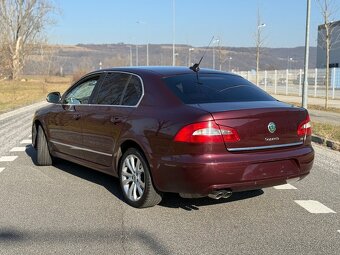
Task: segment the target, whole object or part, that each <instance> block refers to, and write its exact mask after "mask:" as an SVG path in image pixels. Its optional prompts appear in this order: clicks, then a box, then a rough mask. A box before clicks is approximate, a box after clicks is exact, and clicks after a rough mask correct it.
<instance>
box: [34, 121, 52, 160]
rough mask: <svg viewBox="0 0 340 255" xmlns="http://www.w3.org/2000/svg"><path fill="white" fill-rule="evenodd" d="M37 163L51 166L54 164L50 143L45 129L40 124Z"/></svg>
mask: <svg viewBox="0 0 340 255" xmlns="http://www.w3.org/2000/svg"><path fill="white" fill-rule="evenodd" d="M37 165H39V166H50V165H52V157H51V154H50V151H49V149H48V144H47V140H46V136H45V133H44V130H43V129H42V127H41V126H38V133H37Z"/></svg>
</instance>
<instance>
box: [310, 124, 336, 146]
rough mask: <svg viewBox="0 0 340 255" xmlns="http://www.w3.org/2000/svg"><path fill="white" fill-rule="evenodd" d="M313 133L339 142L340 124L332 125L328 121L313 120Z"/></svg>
mask: <svg viewBox="0 0 340 255" xmlns="http://www.w3.org/2000/svg"><path fill="white" fill-rule="evenodd" d="M312 130H313V134H316V135H318V136H321V137H323V138H326V139H328V140H333V141H336V142H340V126H337V125H332V124H328V123H320V122H313V123H312Z"/></svg>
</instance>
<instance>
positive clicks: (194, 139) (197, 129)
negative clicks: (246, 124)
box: [174, 121, 240, 143]
mask: <svg viewBox="0 0 340 255" xmlns="http://www.w3.org/2000/svg"><path fill="white" fill-rule="evenodd" d="M239 140H240V138H239V135H238V133H237V131H236V130H235V129H233V128H230V127H224V126H218V125H217V124H216V123H215V122H213V121H206V122H199V123H194V124H190V125H187V126H185V127H183V128H182V129H181V130H180V131H178V133H177V134H176V136H175V138H174V141H175V142H186V143H223V142H226V143H232V142H237V141H239Z"/></svg>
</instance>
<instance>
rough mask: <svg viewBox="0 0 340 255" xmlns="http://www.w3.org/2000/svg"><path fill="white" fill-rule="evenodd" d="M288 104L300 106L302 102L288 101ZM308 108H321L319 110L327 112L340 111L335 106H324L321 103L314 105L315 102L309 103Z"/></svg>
mask: <svg viewBox="0 0 340 255" xmlns="http://www.w3.org/2000/svg"><path fill="white" fill-rule="evenodd" d="M286 103H287V104H292V105H295V106H298V107H301V103H296V102H286ZM308 109H311V110H319V111H325V112H337V113H340V109H339V108H334V107H328V108H327V109H326V108H325V107H324V106H321V105H314V104H308Z"/></svg>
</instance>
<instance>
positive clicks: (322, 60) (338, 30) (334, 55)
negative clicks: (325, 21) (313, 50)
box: [316, 21, 340, 68]
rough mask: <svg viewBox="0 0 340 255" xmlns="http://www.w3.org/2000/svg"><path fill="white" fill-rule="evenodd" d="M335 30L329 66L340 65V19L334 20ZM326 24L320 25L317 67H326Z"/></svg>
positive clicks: (332, 35) (332, 36) (332, 37)
mask: <svg viewBox="0 0 340 255" xmlns="http://www.w3.org/2000/svg"><path fill="white" fill-rule="evenodd" d="M331 27H333V31H332V34H331V49H330V59H329V67H330V68H334V67H340V21H335V22H332V26H331ZM325 34H326V33H325V26H324V25H319V26H318V47H317V57H316V67H317V68H326V45H325V38H326V36H325Z"/></svg>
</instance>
